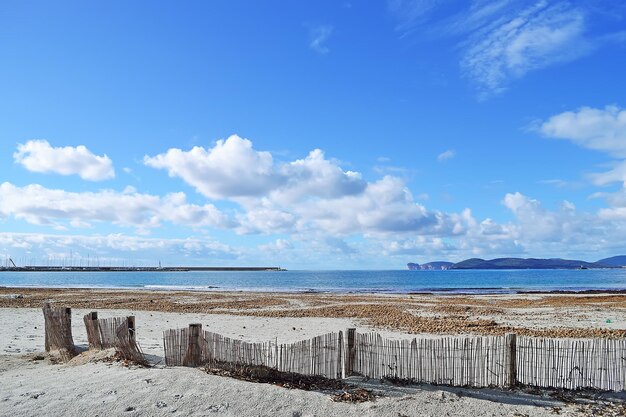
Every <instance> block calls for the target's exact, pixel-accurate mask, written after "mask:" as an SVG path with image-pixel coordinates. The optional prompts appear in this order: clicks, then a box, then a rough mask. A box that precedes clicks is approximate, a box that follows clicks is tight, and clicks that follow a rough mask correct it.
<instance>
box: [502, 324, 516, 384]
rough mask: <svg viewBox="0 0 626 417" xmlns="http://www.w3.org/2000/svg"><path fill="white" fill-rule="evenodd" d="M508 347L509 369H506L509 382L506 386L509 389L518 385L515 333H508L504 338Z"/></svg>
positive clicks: (507, 381) (507, 359) (507, 362)
mask: <svg viewBox="0 0 626 417" xmlns="http://www.w3.org/2000/svg"><path fill="white" fill-rule="evenodd" d="M504 341H505V346H506V361H505V364H507V365H508V369H505V372H506V375H507V380H506V381H505V384H506V386H507V387H508V388H513V387H515V385H517V335H516V334H515V333H507V334H506V335H505V336H504Z"/></svg>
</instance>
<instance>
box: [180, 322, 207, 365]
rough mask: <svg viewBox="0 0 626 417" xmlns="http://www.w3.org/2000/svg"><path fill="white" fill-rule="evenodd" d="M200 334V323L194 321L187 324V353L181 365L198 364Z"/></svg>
mask: <svg viewBox="0 0 626 417" xmlns="http://www.w3.org/2000/svg"><path fill="white" fill-rule="evenodd" d="M201 334H202V324H200V323H194V324H190V325H189V344H188V345H187V354H186V355H185V359H183V366H199V365H201V360H202V346H201V344H200V335H201Z"/></svg>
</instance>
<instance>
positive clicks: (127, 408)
mask: <svg viewBox="0 0 626 417" xmlns="http://www.w3.org/2000/svg"><path fill="white" fill-rule="evenodd" d="M124 411H135V407H126V409H125V410H124Z"/></svg>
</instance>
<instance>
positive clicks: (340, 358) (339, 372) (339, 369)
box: [337, 330, 346, 379]
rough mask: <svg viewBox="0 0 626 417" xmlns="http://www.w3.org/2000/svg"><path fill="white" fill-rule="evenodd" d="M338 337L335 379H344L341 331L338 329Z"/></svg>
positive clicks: (344, 369)
mask: <svg viewBox="0 0 626 417" xmlns="http://www.w3.org/2000/svg"><path fill="white" fill-rule="evenodd" d="M337 337H338V340H337V342H338V346H337V379H344V378H345V377H346V368H345V365H344V364H345V359H344V358H345V353H346V352H345V351H344V345H343V332H342V331H341V330H339V335H338V336H337Z"/></svg>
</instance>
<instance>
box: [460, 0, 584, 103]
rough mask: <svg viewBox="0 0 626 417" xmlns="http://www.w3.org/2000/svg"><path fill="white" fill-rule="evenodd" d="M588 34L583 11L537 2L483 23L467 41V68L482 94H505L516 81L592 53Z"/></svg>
mask: <svg viewBox="0 0 626 417" xmlns="http://www.w3.org/2000/svg"><path fill="white" fill-rule="evenodd" d="M584 32H585V15H584V13H583V12H582V10H580V9H577V8H573V7H572V6H571V5H570V4H568V3H566V2H558V3H554V4H551V5H550V4H548V2H535V3H533V4H531V5H528V6H527V7H524V8H523V9H520V10H511V11H507V12H506V13H505V14H503V15H500V18H499V19H497V20H495V21H492V20H485V21H483V22H482V25H481V26H480V28H478V29H476V30H475V31H474V32H472V34H471V35H470V37H469V39H468V41H467V49H466V50H465V51H464V53H463V57H462V59H461V68H462V70H463V71H464V72H465V73H466V74H467V75H468V76H469V77H470V78H471V79H473V80H474V81H475V82H476V83H477V84H478V86H479V92H480V93H481V94H483V95H490V94H494V93H499V92H502V91H504V90H505V89H506V86H507V83H508V81H509V80H510V79H513V78H519V77H521V76H523V75H525V74H526V73H528V72H530V71H534V70H538V69H541V68H545V67H548V66H550V65H553V64H555V63H558V62H565V61H571V60H574V59H576V58H578V57H580V56H582V55H584V54H585V53H587V52H588V51H589V47H588V45H587V42H586V40H585V39H584V37H583V33H584Z"/></svg>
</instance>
